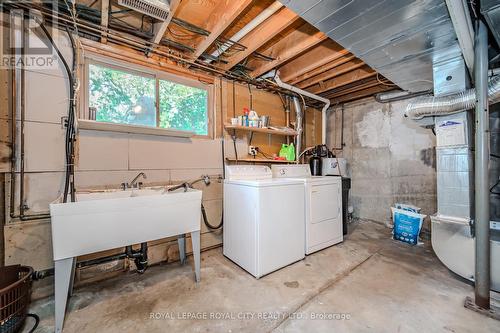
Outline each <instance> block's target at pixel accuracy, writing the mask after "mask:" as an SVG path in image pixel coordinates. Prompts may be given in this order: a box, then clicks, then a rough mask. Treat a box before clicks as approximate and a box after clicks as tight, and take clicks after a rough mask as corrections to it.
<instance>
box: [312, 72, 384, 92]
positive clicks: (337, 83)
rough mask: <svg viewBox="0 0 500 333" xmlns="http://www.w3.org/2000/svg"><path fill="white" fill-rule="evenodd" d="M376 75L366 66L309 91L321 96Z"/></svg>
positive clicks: (320, 83) (320, 84)
mask: <svg viewBox="0 0 500 333" xmlns="http://www.w3.org/2000/svg"><path fill="white" fill-rule="evenodd" d="M376 74H377V72H375V71H374V70H373V69H371V68H370V67H369V66H367V65H365V66H363V67H361V68H358V69H356V70H353V71H351V72H348V73H345V74H342V75H340V76H338V77H335V78H333V79H330V80H327V81H322V82H319V83H317V84H316V85H314V86H312V87H311V88H309V89H308V91H309V92H310V93H313V94H321V93H324V92H326V91H329V90H332V89H335V88H339V87H342V86H345V85H348V84H350V83H352V82H355V81H358V80H362V79H366V78H369V77H372V76H375V75H376Z"/></svg>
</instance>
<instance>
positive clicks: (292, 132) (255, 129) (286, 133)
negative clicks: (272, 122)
mask: <svg viewBox="0 0 500 333" xmlns="http://www.w3.org/2000/svg"><path fill="white" fill-rule="evenodd" d="M224 128H225V129H227V130H238V131H248V132H256V133H265V134H273V135H282V136H296V135H297V132H296V131H295V130H290V131H286V130H274V129H270V128H260V127H248V126H239V125H230V124H226V125H224Z"/></svg>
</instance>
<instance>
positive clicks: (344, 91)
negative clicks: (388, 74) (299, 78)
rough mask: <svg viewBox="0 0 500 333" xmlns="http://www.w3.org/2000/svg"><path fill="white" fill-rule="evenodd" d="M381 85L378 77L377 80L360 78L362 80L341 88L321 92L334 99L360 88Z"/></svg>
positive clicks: (324, 95)
mask: <svg viewBox="0 0 500 333" xmlns="http://www.w3.org/2000/svg"><path fill="white" fill-rule="evenodd" d="M379 85H381V84H380V82H379V81H378V80H376V79H375V80H374V79H365V80H360V81H357V82H354V83H352V84H350V85H347V86H344V87H341V88H339V89H334V90H330V91H327V92H325V93H323V94H321V96H323V97H325V98H329V99H334V98H338V97H341V96H343V95H347V94H352V93H355V92H357V91H359V90H364V89H368V88H371V87H375V86H379Z"/></svg>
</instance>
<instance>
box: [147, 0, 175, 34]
mask: <svg viewBox="0 0 500 333" xmlns="http://www.w3.org/2000/svg"><path fill="white" fill-rule="evenodd" d="M180 3H181V0H172V1H170V12H169V13H168V17H167V19H166V20H165V21H163V22H160V23H157V24H155V25H154V30H155V36H154V38H153V43H154V44H159V43H160V41H161V39H162V38H163V35H165V32H166V31H167V28H168V25H169V24H170V22H171V21H172V18H173V17H174V14H175V11H176V10H177V8H178V7H179V4H180Z"/></svg>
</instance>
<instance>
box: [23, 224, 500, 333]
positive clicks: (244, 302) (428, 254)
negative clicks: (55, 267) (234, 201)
mask: <svg viewBox="0 0 500 333" xmlns="http://www.w3.org/2000/svg"><path fill="white" fill-rule="evenodd" d="M351 229H353V230H352V232H351V233H350V235H348V237H347V238H346V240H345V241H344V243H342V244H340V245H337V246H333V247H331V248H328V249H326V250H323V251H320V252H318V253H315V254H313V255H310V256H308V257H307V258H306V259H304V260H302V261H300V262H298V263H295V264H293V265H290V266H288V267H286V268H284V269H281V270H280V271H278V272H275V273H272V274H270V275H268V276H265V277H263V278H261V279H260V280H256V279H254V278H253V277H251V276H250V275H249V274H247V273H246V272H245V271H243V270H242V269H241V268H239V267H238V266H236V265H235V264H233V263H232V262H231V261H229V260H228V259H226V258H225V257H224V256H223V255H222V249H221V248H219V249H215V250H211V251H208V252H205V253H203V255H202V271H201V272H202V281H201V283H200V284H199V285H196V284H195V283H194V280H193V273H192V268H191V265H189V264H188V265H185V266H181V265H179V264H169V265H160V266H156V267H151V268H149V269H148V271H147V272H146V274H145V275H142V276H139V275H137V274H132V273H131V274H126V275H124V276H121V277H119V278H115V279H112V280H108V281H106V282H101V283H98V284H94V285H91V286H87V287H82V288H79V289H77V290H76V291H75V294H74V296H73V297H72V298H71V300H70V302H69V309H68V313H67V315H66V322H65V327H64V331H65V332H78V333H84V332H167V331H168V332H252V333H253V332H270V331H274V332H332V331H337V332H443V331H448V332H500V323H499V322H498V321H495V320H493V319H490V318H487V317H483V316H481V315H479V314H477V313H475V312H472V311H470V310H467V309H465V308H464V307H463V301H464V298H465V296H471V295H473V288H472V287H471V286H470V285H469V284H467V283H465V282H464V281H461V280H460V279H458V278H457V277H456V276H454V275H453V274H452V273H450V272H449V271H448V270H447V269H446V268H445V267H444V266H443V265H442V264H441V263H440V262H439V260H438V259H437V258H436V257H435V255H434V254H433V252H432V249H431V248H430V245H429V244H428V242H426V244H425V245H423V246H415V247H412V246H408V245H406V244H402V243H399V242H396V241H393V240H391V239H390V230H389V229H387V228H385V227H384V226H381V225H378V224H375V223H372V222H367V221H359V222H357V223H355V224H354V225H353V228H351ZM53 306H54V303H53V298H49V299H45V300H40V301H37V302H35V303H34V304H33V307H32V312H35V313H38V314H39V315H40V316H41V318H42V322H41V324H40V329H39V330H38V331H39V332H52V331H53ZM38 331H37V332H38Z"/></svg>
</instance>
